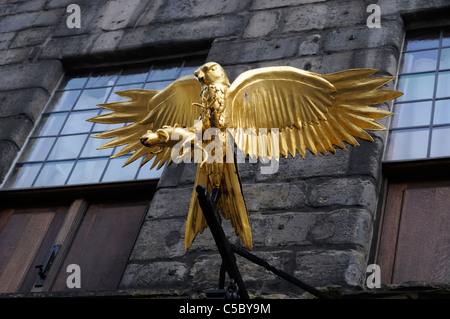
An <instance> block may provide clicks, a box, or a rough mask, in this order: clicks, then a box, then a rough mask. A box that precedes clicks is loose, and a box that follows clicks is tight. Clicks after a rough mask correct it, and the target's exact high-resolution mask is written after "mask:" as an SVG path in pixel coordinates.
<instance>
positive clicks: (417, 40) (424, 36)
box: [406, 30, 440, 51]
mask: <svg viewBox="0 0 450 319" xmlns="http://www.w3.org/2000/svg"><path fill="white" fill-rule="evenodd" d="M439 37H440V35H439V30H434V32H430V31H429V30H417V31H410V32H408V37H407V38H406V40H407V42H406V51H412V50H424V49H432V48H437V47H439Z"/></svg>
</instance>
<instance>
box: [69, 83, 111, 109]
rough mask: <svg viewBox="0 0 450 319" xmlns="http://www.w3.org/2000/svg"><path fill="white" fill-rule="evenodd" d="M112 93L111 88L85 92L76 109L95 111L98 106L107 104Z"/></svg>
mask: <svg viewBox="0 0 450 319" xmlns="http://www.w3.org/2000/svg"><path fill="white" fill-rule="evenodd" d="M110 91H111V88H101V89H89V90H84V91H83V93H81V95H80V98H79V99H78V101H77V104H76V105H75V108H74V109H76V110H81V109H95V108H96V107H97V104H101V103H105V101H106V98H107V97H108V94H109V92H110Z"/></svg>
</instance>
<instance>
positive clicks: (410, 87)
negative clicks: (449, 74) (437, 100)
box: [397, 73, 435, 101]
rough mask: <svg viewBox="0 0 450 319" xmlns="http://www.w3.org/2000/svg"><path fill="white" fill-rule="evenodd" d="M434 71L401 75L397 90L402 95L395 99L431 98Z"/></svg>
mask: <svg viewBox="0 0 450 319" xmlns="http://www.w3.org/2000/svg"><path fill="white" fill-rule="evenodd" d="M434 78H435V75H434V73H424V74H414V75H401V76H400V81H399V85H398V90H399V91H401V92H403V95H402V96H400V97H399V98H397V101H411V100H419V99H431V98H432V97H433V90H434Z"/></svg>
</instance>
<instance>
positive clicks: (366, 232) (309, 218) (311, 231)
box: [251, 209, 372, 252]
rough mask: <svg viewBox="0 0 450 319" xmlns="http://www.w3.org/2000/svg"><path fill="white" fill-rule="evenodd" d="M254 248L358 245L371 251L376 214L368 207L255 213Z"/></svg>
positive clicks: (364, 249)
mask: <svg viewBox="0 0 450 319" xmlns="http://www.w3.org/2000/svg"><path fill="white" fill-rule="evenodd" d="M251 226H252V231H253V234H252V236H253V245H254V247H261V248H262V247H285V246H286V247H289V246H310V245H343V244H345V245H358V246H359V247H360V249H361V251H365V252H368V250H369V248H370V240H371V238H372V237H371V235H372V217H371V215H370V214H369V213H368V212H367V211H366V210H364V209H340V210H336V211H331V212H296V213H292V212H286V213H279V214H267V215H262V214H254V215H252V216H251Z"/></svg>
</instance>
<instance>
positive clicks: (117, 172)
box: [102, 156, 140, 182]
mask: <svg viewBox="0 0 450 319" xmlns="http://www.w3.org/2000/svg"><path fill="white" fill-rule="evenodd" d="M128 158H129V156H120V157H117V158H113V159H111V161H110V162H109V165H108V168H107V169H106V172H105V175H104V176H103V178H102V182H113V181H125V180H133V179H134V177H135V176H136V173H137V170H138V168H139V163H140V161H139V160H137V161H134V162H133V163H131V164H129V165H127V166H125V167H122V165H123V164H124V163H125V162H126V160H127V159H128Z"/></svg>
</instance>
